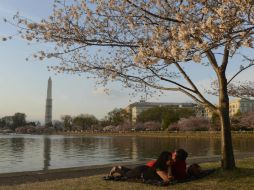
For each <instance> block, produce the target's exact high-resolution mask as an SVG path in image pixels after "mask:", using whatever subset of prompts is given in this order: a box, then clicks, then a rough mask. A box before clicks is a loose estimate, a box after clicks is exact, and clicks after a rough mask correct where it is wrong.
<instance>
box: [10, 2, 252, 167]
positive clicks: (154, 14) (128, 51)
mask: <svg viewBox="0 0 254 190" xmlns="http://www.w3.org/2000/svg"><path fill="white" fill-rule="evenodd" d="M253 4H254V2H253V0H245V1H242V0H234V1H230V0H174V1H172V0H90V1H88V0H87V1H85V0H80V1H75V0H74V1H73V2H70V1H55V5H54V10H53V13H52V15H51V16H49V18H48V19H45V20H42V21H41V22H33V21H31V20H28V19H24V18H22V17H21V16H19V15H18V14H17V15H15V16H14V22H13V21H12V24H15V25H16V26H17V27H18V30H19V32H20V35H21V36H22V37H23V38H25V39H26V40H28V41H37V42H47V43H53V44H54V45H55V49H54V50H50V51H49V52H46V51H40V52H39V53H37V54H34V57H36V58H39V59H41V60H42V59H44V58H51V57H54V58H58V59H59V60H60V62H59V64H58V65H52V66H50V69H53V70H55V71H56V72H60V73H61V72H70V73H74V74H81V73H87V74H88V76H90V77H91V76H95V77H96V78H97V79H98V84H102V85H106V84H107V83H108V82H109V81H112V80H113V81H119V82H122V84H123V85H124V87H128V88H132V89H135V90H136V91H142V90H146V92H147V93H151V94H154V91H157V90H159V91H162V92H164V91H172V90H173V91H178V92H182V93H184V94H186V95H187V96H189V97H191V98H192V99H193V100H195V101H196V102H198V103H199V104H202V105H204V106H206V107H208V108H210V109H211V110H213V111H214V112H217V113H218V115H219V117H220V122H221V139H222V143H221V155H222V159H221V160H222V167H223V168H224V169H233V168H235V160H234V154H233V147H232V139H231V129H230V119H229V98H228V88H229V85H230V82H231V81H232V80H231V78H229V77H228V76H227V74H226V69H227V67H228V66H229V63H230V62H232V59H233V58H234V57H235V56H236V55H237V54H238V53H239V51H240V50H243V49H244V48H252V47H253V32H254V31H253V29H254V7H253ZM5 40H6V39H5ZM245 58H246V57H245ZM245 60H247V61H249V63H248V64H247V65H244V66H242V67H244V68H246V69H247V68H250V67H251V66H252V65H253V59H252V58H251V57H249V58H248V59H245ZM187 62H190V63H191V64H193V65H194V64H196V65H200V67H203V66H204V64H205V63H206V62H208V66H207V67H208V68H209V69H211V73H212V72H214V73H215V76H216V82H217V84H218V88H217V94H218V95H219V97H218V104H217V105H214V104H213V103H211V102H210V101H209V100H208V99H207V98H206V97H205V94H204V93H203V92H202V91H201V90H200V87H199V86H197V84H195V83H194V81H193V80H192V79H191V77H190V76H192V74H191V73H187V72H186V70H185V69H184V67H183V66H184V64H186V63H187ZM202 63H204V64H202ZM244 70H245V69H243V68H241V70H240V71H236V74H235V75H234V76H233V77H232V79H234V78H235V77H236V76H237V75H238V74H240V73H241V72H242V71H244ZM98 76H99V77H98Z"/></svg>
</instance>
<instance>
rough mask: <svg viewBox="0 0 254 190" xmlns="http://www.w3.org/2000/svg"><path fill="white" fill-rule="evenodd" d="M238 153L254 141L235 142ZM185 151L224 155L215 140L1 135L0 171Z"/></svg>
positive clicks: (84, 164)
mask: <svg viewBox="0 0 254 190" xmlns="http://www.w3.org/2000/svg"><path fill="white" fill-rule="evenodd" d="M233 144H234V148H235V152H237V153H239V152H253V147H254V139H253V138H235V139H233ZM176 148H185V149H186V150H187V151H188V152H189V155H190V156H207V155H209V156H210V155H218V154H220V140H219V139H215V138H173V137H169V138H165V137H163V138H157V137H125V136H123V137H119V136H118V137H105V136H103V137H99V136H98V137H70V136H43V135H0V151H1V154H0V172H1V173H6V172H14V171H34V170H48V169H54V168H65V167H77V166H88V165H102V164H108V163H114V162H122V161H127V162H130V161H131V162H135V161H142V160H146V159H152V158H156V157H157V156H158V155H159V153H160V152H161V151H163V150H169V151H173V150H174V149H176Z"/></svg>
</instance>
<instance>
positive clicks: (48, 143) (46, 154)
mask: <svg viewBox="0 0 254 190" xmlns="http://www.w3.org/2000/svg"><path fill="white" fill-rule="evenodd" d="M43 144H44V147H43V150H44V151H43V158H44V165H43V170H48V169H49V166H50V147H51V140H50V138H49V137H45V138H43Z"/></svg>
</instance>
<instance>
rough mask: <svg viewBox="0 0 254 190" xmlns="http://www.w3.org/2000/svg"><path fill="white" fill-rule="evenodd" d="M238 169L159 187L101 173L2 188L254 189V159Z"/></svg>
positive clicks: (0, 188)
mask: <svg viewBox="0 0 254 190" xmlns="http://www.w3.org/2000/svg"><path fill="white" fill-rule="evenodd" d="M201 165H202V167H203V168H218V167H219V163H205V164H201ZM237 166H238V168H237V169H236V170H234V171H232V172H222V171H220V170H218V171H216V172H215V173H213V174H211V175H210V176H207V177H205V178H203V179H200V180H196V181H192V182H187V183H182V184H176V185H171V186H167V187H157V186H152V185H146V184H142V183H130V182H114V181H104V180H102V175H97V176H91V177H82V178H76V179H67V180H66V179H65V180H56V181H47V182H36V183H28V184H22V185H17V186H0V190H30V189H31V190H37V189H38V190H44V189H50V190H79V189H83V190H85V189H86V190H97V189H108V190H111V189H112V190H125V189H126V190H143V189H144V190H153V189H172V190H173V189H177V190H198V189H202V190H215V189H218V190H234V189H235V190H252V189H254V158H248V159H243V160H239V161H237Z"/></svg>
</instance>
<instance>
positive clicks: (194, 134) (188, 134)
mask: <svg viewBox="0 0 254 190" xmlns="http://www.w3.org/2000/svg"><path fill="white" fill-rule="evenodd" d="M12 134H17V135H65V136H81V137H82V136H83V137H89V136H134V137H139V136H140V137H161V138H163V137H165V138H167V137H174V138H208V137H209V138H220V137H221V133H220V131H119V132H101V131H83V132H80V131H71V132H53V133H40V134H38V133H1V132H0V135H12ZM231 134H232V137H234V138H241V137H254V131H231Z"/></svg>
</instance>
